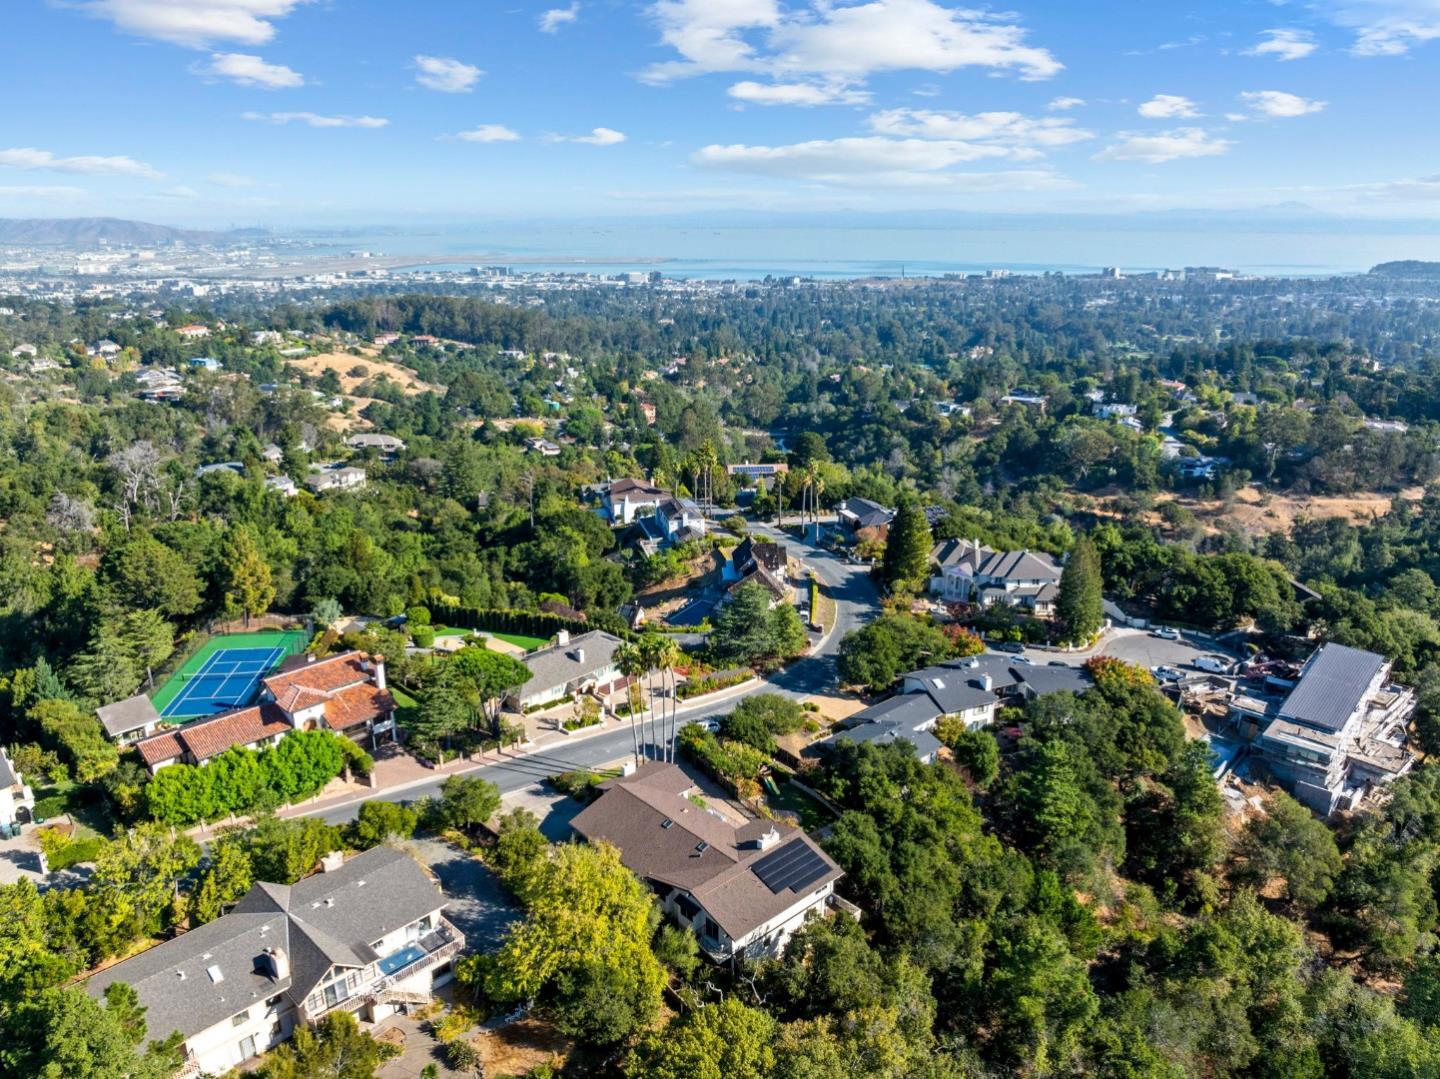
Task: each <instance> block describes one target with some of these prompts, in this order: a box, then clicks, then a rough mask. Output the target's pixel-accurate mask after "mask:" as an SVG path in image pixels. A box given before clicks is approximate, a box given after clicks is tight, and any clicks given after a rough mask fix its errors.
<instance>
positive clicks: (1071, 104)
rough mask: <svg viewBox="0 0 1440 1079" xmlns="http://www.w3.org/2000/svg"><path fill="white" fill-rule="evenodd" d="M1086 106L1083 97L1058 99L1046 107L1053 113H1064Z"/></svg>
mask: <svg viewBox="0 0 1440 1079" xmlns="http://www.w3.org/2000/svg"><path fill="white" fill-rule="evenodd" d="M1084 104H1085V99H1084V98H1083V97H1057V98H1056V99H1055V100H1054V101H1052V102H1050V104H1048V105H1046V106H1045V107H1046V108H1047V109H1049V110H1051V111H1052V112H1064V111H1065V110H1066V109H1078V108H1080V106H1082V105H1084Z"/></svg>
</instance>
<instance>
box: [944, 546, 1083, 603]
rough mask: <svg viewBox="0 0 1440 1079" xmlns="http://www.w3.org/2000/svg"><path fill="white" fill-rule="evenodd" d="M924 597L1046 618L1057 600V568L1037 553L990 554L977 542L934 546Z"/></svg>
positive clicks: (1049, 560)
mask: <svg viewBox="0 0 1440 1079" xmlns="http://www.w3.org/2000/svg"><path fill="white" fill-rule="evenodd" d="M930 561H931V563H932V564H933V566H934V568H935V569H936V570H937V571H938V572H936V573H935V574H934V575H933V576H932V577H931V578H930V594H931V595H933V596H936V597H938V598H939V599H941V600H943V601H944V602H946V603H973V604H975V605H977V606H981V607H993V606H994V605H996V604H997V603H998V604H1003V605H1004V606H1007V607H1022V608H1024V609H1026V610H1027V611H1030V612H1031V613H1033V614H1035V615H1038V616H1039V617H1041V618H1046V617H1049V616H1050V615H1051V614H1052V613H1053V612H1054V609H1055V601H1056V599H1058V598H1059V595H1060V575H1061V573H1062V570H1061V568H1060V566H1059V564H1058V563H1057V562H1056V561H1055V560H1054V559H1052V558H1051V557H1050V556H1049V555H1047V554H1044V553H1042V552H1037V551H996V550H994V549H993V548H990V547H986V546H985V545H983V544H982V543H981V542H980V541H979V540H978V539H973V540H966V539H951V540H946V541H944V542H943V543H939V544H936V545H935V548H934V549H933V550H932V551H931V552H930Z"/></svg>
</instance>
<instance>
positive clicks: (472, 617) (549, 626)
mask: <svg viewBox="0 0 1440 1079" xmlns="http://www.w3.org/2000/svg"><path fill="white" fill-rule="evenodd" d="M430 618H431V621H433V622H435V623H437V624H441V625H447V626H457V627H459V628H461V629H472V630H482V631H484V632H488V633H518V634H521V635H523V636H526V637H553V636H555V634H557V633H559V632H560V631H561V630H562V629H565V630H569V631H570V632H571V633H586V632H588V631H590V630H592V629H594V628H595V627H594V626H592V625H590V624H589V623H588V622H583V621H581V620H580V619H578V618H566V617H564V616H563V615H558V614H550V613H548V612H546V611H498V610H486V609H485V608H483V607H461V606H451V605H450V604H448V603H432V604H431V605H430Z"/></svg>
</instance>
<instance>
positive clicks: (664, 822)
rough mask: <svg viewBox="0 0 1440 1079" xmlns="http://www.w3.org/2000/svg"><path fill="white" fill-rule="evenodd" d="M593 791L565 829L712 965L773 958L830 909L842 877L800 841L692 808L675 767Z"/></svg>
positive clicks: (689, 786)
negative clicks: (610, 852)
mask: <svg viewBox="0 0 1440 1079" xmlns="http://www.w3.org/2000/svg"><path fill="white" fill-rule="evenodd" d="M602 790H603V793H602V794H601V795H600V797H599V798H597V799H596V800H595V801H593V802H591V803H590V805H589V806H588V807H586V809H585V810H584V811H583V812H582V813H580V815H579V816H577V817H576V818H575V820H574V822H573V824H572V827H573V828H574V829H575V831H576V832H577V833H579V834H580V835H581V836H582V837H583V838H585V839H586V840H588V841H590V842H592V843H598V842H602V841H603V842H607V843H612V844H614V846H615V847H617V848H618V849H619V851H620V860H621V861H622V862H623V863H624V864H625V865H626V867H627V868H629V869H630V870H631V871H632V872H634V873H635V875H636V876H638V877H640V879H641V880H643V881H645V883H646V884H648V885H649V886H650V888H651V889H652V890H654V892H655V894H656V895H657V896H658V897H659V900H660V906H661V909H663V910H664V911H665V913H666V914H667V915H669V916H670V917H671V918H672V919H674V920H675V921H676V922H678V923H680V924H681V925H682V926H686V927H688V928H690V929H691V930H693V931H694V933H695V938H696V940H697V941H699V944H700V948H701V950H702V951H704V952H705V954H706V955H707V956H709V957H710V959H711V960H713V961H714V962H725V961H732V962H733V961H735V960H739V959H753V958H759V957H761V956H775V955H780V954H781V953H782V952H784V950H785V945H786V944H788V943H789V941H790V937H791V936H792V935H793V934H794V932H795V930H797V929H799V928H800V927H801V926H802V925H804V924H805V922H806V921H807V920H808V919H810V918H814V917H819V916H823V915H824V914H825V913H827V911H828V910H829V909H830V908H831V907H832V906H838V905H840V902H841V901H840V900H839V899H838V897H837V896H836V895H835V883H836V881H838V880H839V879H840V878H841V877H842V876H844V873H843V872H842V870H841V869H840V867H839V866H838V865H836V864H835V862H834V861H833V860H832V859H831V858H830V856H829V855H827V854H826V853H825V852H824V851H823V850H821V849H820V848H819V847H818V846H817V845H816V844H815V843H814V841H813V840H811V839H810V837H809V836H807V835H806V834H805V833H804V832H803V831H801V830H800V829H798V828H796V827H795V826H794V825H791V824H787V823H785V822H782V821H769V820H751V821H747V822H745V823H743V824H736V823H735V822H734V819H733V818H731V817H729V816H725V815H722V814H721V812H720V811H719V810H716V809H710V808H707V807H704V806H703V805H697V804H696V802H695V801H692V798H694V797H698V796H699V791H698V789H697V788H696V786H695V783H694V781H693V780H692V779H690V777H689V776H687V775H686V774H685V773H684V772H683V771H681V770H680V768H679V767H678V766H677V765H673V764H659V763H657V762H654V761H645V762H643V763H642V764H641V765H640V767H639V768H638V769H636V770H635V771H634V772H633V773H631V774H630V775H628V776H623V777H621V778H619V779H615V780H611V781H610V782H609V783H607V784H605V785H604V787H603V788H602ZM851 909H853V908H851Z"/></svg>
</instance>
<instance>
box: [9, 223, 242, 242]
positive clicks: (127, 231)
mask: <svg viewBox="0 0 1440 1079" xmlns="http://www.w3.org/2000/svg"><path fill="white" fill-rule="evenodd" d="M244 231H245V232H246V233H251V232H253V231H254V230H250V229H247V230H244ZM239 238H240V235H239V234H237V233H220V232H199V231H195V230H192V229H177V228H171V227H170V226H169V225H153V224H150V223H149V222H147V221H125V220H122V219H120V218H118V217H30V218H22V217H0V244H20V245H34V246H37V247H40V246H45V247H93V246H95V245H96V244H98V243H112V244H137V245H142V246H143V245H147V244H167V243H176V242H180V243H213V242H214V241H216V240H224V239H239Z"/></svg>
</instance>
